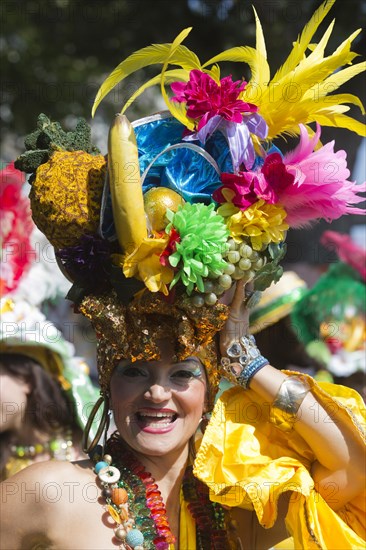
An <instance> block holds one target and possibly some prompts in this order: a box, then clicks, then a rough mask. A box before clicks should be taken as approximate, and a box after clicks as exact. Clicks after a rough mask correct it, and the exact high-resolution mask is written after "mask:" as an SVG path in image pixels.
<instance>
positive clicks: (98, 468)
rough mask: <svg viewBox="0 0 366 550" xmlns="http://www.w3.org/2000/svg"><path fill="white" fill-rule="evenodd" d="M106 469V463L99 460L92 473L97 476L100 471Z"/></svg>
mask: <svg viewBox="0 0 366 550" xmlns="http://www.w3.org/2000/svg"><path fill="white" fill-rule="evenodd" d="M107 467H108V462H105V461H104V460H101V461H100V462H97V463H96V465H95V466H94V472H95V473H96V474H97V475H98V474H99V472H100V470H102V469H103V468H107Z"/></svg>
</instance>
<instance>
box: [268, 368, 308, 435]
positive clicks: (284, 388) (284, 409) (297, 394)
mask: <svg viewBox="0 0 366 550" xmlns="http://www.w3.org/2000/svg"><path fill="white" fill-rule="evenodd" d="M310 390H311V388H310V386H309V384H308V382H307V380H306V379H305V378H304V377H303V376H301V375H296V376H288V377H287V378H285V380H284V381H283V382H282V384H281V386H280V389H279V390H278V393H277V395H276V397H275V399H274V401H273V403H272V406H271V411H270V417H269V421H270V422H271V423H272V424H274V425H275V426H277V428H279V429H280V430H282V431H283V432H289V431H291V430H292V429H293V427H294V424H295V422H296V420H297V419H298V411H299V408H300V405H301V403H302V402H303V400H304V399H305V397H306V395H307V394H308V393H309V391H310Z"/></svg>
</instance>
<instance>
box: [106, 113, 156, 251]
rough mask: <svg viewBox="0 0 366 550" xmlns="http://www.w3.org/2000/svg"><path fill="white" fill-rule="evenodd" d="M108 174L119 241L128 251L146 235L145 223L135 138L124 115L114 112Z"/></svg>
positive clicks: (133, 248) (110, 136) (109, 140)
mask: <svg viewBox="0 0 366 550" xmlns="http://www.w3.org/2000/svg"><path fill="white" fill-rule="evenodd" d="M108 173H109V186H110V192H111V198H112V209H113V219H114V225H115V228H116V233H117V238H118V242H119V244H120V246H121V247H122V250H123V252H125V253H127V254H130V253H132V252H133V251H134V250H135V249H136V248H137V247H138V246H139V245H140V244H141V243H142V241H143V240H144V239H145V238H146V236H147V226H146V215H145V210H144V199H143V194H142V185H141V180H140V167H139V159H138V150H137V144H136V137H135V132H134V129H133V127H132V125H131V123H130V122H129V120H128V118H127V117H126V116H125V115H116V117H115V119H114V122H113V124H112V126H111V128H110V131H109V137H108Z"/></svg>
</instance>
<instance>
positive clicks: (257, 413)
mask: <svg viewBox="0 0 366 550" xmlns="http://www.w3.org/2000/svg"><path fill="white" fill-rule="evenodd" d="M284 372H286V373H287V374H288V375H290V376H291V375H294V374H297V373H293V372H288V371H284ZM307 380H308V382H309V384H310V386H311V388H312V393H313V395H314V396H315V397H316V398H317V400H318V402H320V403H321V404H322V405H325V406H326V409H327V411H328V412H329V414H330V415H331V416H332V415H333V414H332V413H333V412H334V413H335V412H337V415H342V416H344V417H345V418H346V419H347V422H349V423H350V424H351V425H352V426H353V431H354V434H355V437H356V438H362V440H363V441H364V440H365V439H364V429H363V428H364V426H365V416H364V413H365V406H364V403H363V401H362V399H361V397H360V396H359V395H358V393H357V392H355V391H354V390H352V389H350V388H346V387H344V386H339V385H335V384H330V383H325V382H324V383H316V382H315V381H314V380H313V379H312V378H311V377H307ZM269 412H270V407H269V404H268V403H266V402H264V401H263V400H261V398H260V397H259V396H258V395H257V394H256V393H255V392H253V391H251V390H245V391H244V390H243V389H241V388H237V387H235V388H231V389H229V390H227V391H225V392H224V393H223V394H222V395H221V397H220V398H219V399H218V401H217V403H216V406H215V408H214V411H213V414H212V418H211V421H210V423H209V425H208V427H207V429H206V431H205V434H204V437H203V439H202V443H201V445H200V448H199V450H198V454H197V457H196V460H195V464H194V473H195V475H196V476H197V477H198V478H199V479H201V480H202V481H203V482H204V483H206V484H207V485H208V487H209V488H210V498H211V500H213V501H215V502H219V503H220V504H222V505H224V506H230V507H235V506H237V507H241V508H245V509H248V510H254V511H255V513H256V515H257V518H258V521H259V523H260V524H261V525H262V526H263V527H265V528H270V527H272V526H273V524H274V522H275V521H276V517H277V504H278V498H279V496H280V495H281V494H282V493H284V492H286V491H292V496H291V498H290V503H289V509H288V514H287V516H286V527H287V529H288V532H289V534H290V535H291V536H292V537H293V539H294V548H299V549H304V550H307V549H309V550H313V549H316V550H319V548H322V549H331V550H335V549H337V548H339V549H340V550H346V549H352V550H355V549H358V548H362V549H364V548H365V540H364V539H365V517H366V515H365V498H364V497H365V495H359V496H358V497H357V498H355V499H354V500H352V501H351V502H349V503H348V504H347V505H346V506H345V507H344V508H342V509H341V510H339V511H338V512H337V513H336V512H334V511H333V510H332V509H331V508H330V506H329V505H328V504H327V503H326V501H325V500H324V499H323V498H322V497H321V496H320V494H319V493H317V491H316V487H314V481H313V479H312V477H311V475H310V467H311V464H312V462H313V461H315V456H314V454H313V452H312V450H311V448H310V447H309V446H308V444H307V443H306V442H305V441H304V440H303V439H302V437H301V436H300V435H299V434H298V433H297V432H296V431H295V430H292V431H291V432H286V433H285V432H282V431H281V430H279V429H278V428H277V427H276V426H274V425H273V424H271V423H270V422H269ZM316 413H317V411H316V410H314V415H316ZM329 421H331V420H330V419H329ZM336 498H337V495H336V490H335V488H334V487H330V489H329V496H327V500H328V501H329V502H330V503H331V500H332V499H336Z"/></svg>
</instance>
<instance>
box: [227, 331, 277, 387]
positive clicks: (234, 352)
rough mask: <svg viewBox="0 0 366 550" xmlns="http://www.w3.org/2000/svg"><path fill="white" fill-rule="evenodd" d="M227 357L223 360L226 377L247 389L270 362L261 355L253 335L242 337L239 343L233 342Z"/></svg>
mask: <svg viewBox="0 0 366 550" xmlns="http://www.w3.org/2000/svg"><path fill="white" fill-rule="evenodd" d="M226 354H227V357H222V358H221V365H222V367H223V369H224V372H225V377H227V378H228V380H229V381H230V382H232V383H234V384H239V385H240V386H241V387H242V388H244V389H247V388H248V386H249V382H250V380H251V379H252V378H253V376H254V375H255V374H256V373H257V372H258V371H259V370H260V369H262V368H263V367H265V366H266V365H268V364H269V361H268V360H267V359H266V358H265V357H263V355H261V352H260V351H259V349H258V348H257V344H256V342H255V338H254V336H253V335H248V336H241V338H240V340H239V342H233V343H232V344H231V345H230V346H229V347H228V349H227V350H226Z"/></svg>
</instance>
